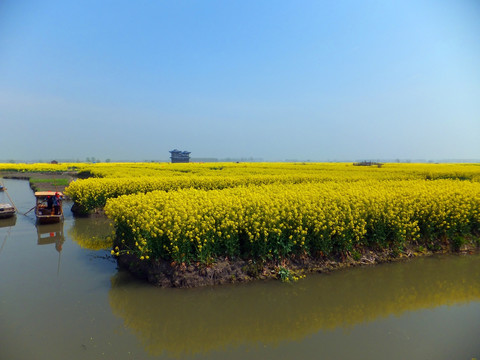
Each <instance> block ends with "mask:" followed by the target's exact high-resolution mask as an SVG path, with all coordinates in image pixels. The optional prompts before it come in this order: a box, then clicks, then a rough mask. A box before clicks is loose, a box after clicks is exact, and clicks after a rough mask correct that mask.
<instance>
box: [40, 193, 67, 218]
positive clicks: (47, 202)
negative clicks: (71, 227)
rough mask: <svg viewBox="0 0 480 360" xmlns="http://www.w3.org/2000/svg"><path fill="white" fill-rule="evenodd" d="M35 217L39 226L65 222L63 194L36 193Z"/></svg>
mask: <svg viewBox="0 0 480 360" xmlns="http://www.w3.org/2000/svg"><path fill="white" fill-rule="evenodd" d="M35 199H36V203H35V216H36V217H37V222H38V223H39V224H52V223H58V222H60V221H63V208H62V199H63V194H62V193H61V192H58V191H37V192H36V193H35Z"/></svg>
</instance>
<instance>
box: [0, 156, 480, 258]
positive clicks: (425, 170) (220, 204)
mask: <svg viewBox="0 0 480 360" xmlns="http://www.w3.org/2000/svg"><path fill="white" fill-rule="evenodd" d="M0 171H2V172H5V171H18V172H52V171H55V172H64V171H76V172H80V173H83V174H86V176H90V178H87V179H79V180H76V181H74V182H72V183H71V184H70V185H69V187H68V188H67V189H66V194H67V195H68V196H70V198H71V199H72V200H73V201H74V202H76V203H77V204H78V205H81V206H82V207H83V208H84V209H86V210H87V211H88V210H93V209H95V208H102V207H105V212H106V214H107V215H108V216H109V217H110V218H111V219H112V220H113V222H114V225H115V235H114V237H115V238H116V245H117V246H116V248H115V249H114V250H113V251H112V252H113V253H114V254H117V255H119V254H121V253H127V252H128V253H132V254H136V255H137V256H138V257H139V258H140V259H149V258H163V259H171V260H174V261H177V262H185V261H201V262H210V261H213V260H214V259H215V258H218V257H229V258H237V257H242V258H260V259H269V258H277V259H279V258H284V257H288V256H290V255H293V254H297V255H304V254H308V255H311V256H321V255H328V254H332V253H335V254H338V253H343V254H345V253H349V254H351V255H353V256H354V257H355V256H356V255H358V254H361V251H362V250H363V249H365V248H377V249H383V248H388V249H391V250H393V251H398V252H401V251H402V250H403V249H404V248H405V247H407V246H409V245H416V246H417V247H418V246H422V247H425V248H432V247H437V246H439V245H440V244H441V243H442V242H443V243H448V242H449V243H451V244H453V245H454V246H456V247H459V246H461V245H462V243H463V242H465V241H466V240H465V239H466V238H468V237H473V238H475V236H478V235H479V233H480V215H479V214H480V165H479V164H384V165H383V166H381V167H377V166H354V165H353V164H351V163H350V164H347V163H239V164H236V163H206V164H199V163H197V164H168V163H98V164H81V163H70V164H0Z"/></svg>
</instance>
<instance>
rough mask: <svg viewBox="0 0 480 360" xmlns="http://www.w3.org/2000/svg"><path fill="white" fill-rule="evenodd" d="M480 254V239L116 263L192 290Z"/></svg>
mask: <svg viewBox="0 0 480 360" xmlns="http://www.w3.org/2000/svg"><path fill="white" fill-rule="evenodd" d="M479 252H480V243H479V241H478V239H476V240H472V241H470V242H469V243H468V244H464V245H462V246H461V247H460V248H459V249H457V248H453V247H452V246H451V245H450V244H444V245H442V246H441V247H440V248H438V249H437V250H435V251H426V250H424V249H423V248H421V247H419V248H417V249H409V250H405V251H403V252H401V253H395V252H392V251H390V250H383V251H373V250H366V251H364V252H363V254H361V257H360V258H358V257H357V258H358V259H357V260H355V259H354V258H353V257H352V256H343V257H342V256H338V257H328V258H327V257H324V258H313V257H310V256H302V257H298V256H295V257H291V258H289V259H285V260H283V261H263V262H262V261H258V262H256V261H253V260H248V261H247V260H235V261H232V260H229V259H218V260H217V261H215V262H214V263H212V264H209V265H204V264H177V263H172V262H168V261H164V260H140V259H138V258H137V257H135V256H134V255H120V256H118V258H117V262H118V265H119V267H120V268H122V269H126V270H128V271H130V272H131V273H132V274H133V275H134V276H136V277H137V278H140V279H143V280H146V281H148V282H149V283H151V284H153V285H155V286H159V287H175V288H191V287H198V286H214V285H223V284H232V283H241V282H248V281H254V280H269V279H283V277H284V276H285V274H288V275H289V276H290V278H291V279H295V278H297V277H300V276H303V275H307V274H312V273H329V272H332V271H336V270H340V269H345V268H349V267H354V266H371V265H375V264H381V263H387V262H393V261H408V260H409V259H412V258H414V257H418V256H432V255H434V254H448V253H450V254H465V255H466V254H474V253H479Z"/></svg>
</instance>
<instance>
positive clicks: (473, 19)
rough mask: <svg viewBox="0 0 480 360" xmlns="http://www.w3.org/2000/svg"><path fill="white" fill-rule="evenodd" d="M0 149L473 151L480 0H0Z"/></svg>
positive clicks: (455, 154)
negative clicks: (0, 145) (0, 144)
mask: <svg viewBox="0 0 480 360" xmlns="http://www.w3.org/2000/svg"><path fill="white" fill-rule="evenodd" d="M0 124H1V136H0V138H1V141H2V147H1V150H0V160H9V159H13V160H17V161H18V160H37V159H45V160H50V159H79V160H85V159H86V157H95V158H97V159H107V158H109V159H112V160H135V161H142V160H163V159H165V160H166V159H167V158H168V156H169V153H168V151H169V150H172V149H174V148H178V149H180V150H188V151H191V152H192V156H193V157H208V158H219V159H224V158H250V157H252V158H261V159H263V160H266V161H283V160H287V159H297V160H313V161H330V160H360V159H427V160H429V159H433V160H437V159H480V1H477V0H451V1H447V0H434V1H433V0H432V1H426V0H403V1H373V0H372V1H368V0H367V1H353V0H340V1H320V0H316V1H301V0H300V1H258V0H256V1H249V0H243V1H225V0H222V1H207V0H204V1H200V0H196V1H166V0H164V1H146V0H145V1H126V0H116V1H107V0H103V1H98V0H96V1H93V0H82V1H60V0H43V1H33V0H2V1H0Z"/></svg>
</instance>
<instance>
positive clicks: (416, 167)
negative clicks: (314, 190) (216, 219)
mask: <svg viewBox="0 0 480 360" xmlns="http://www.w3.org/2000/svg"><path fill="white" fill-rule="evenodd" d="M78 166H79V170H81V171H83V172H88V173H90V174H92V175H93V176H95V177H93V178H90V179H83V180H77V181H75V182H73V183H72V184H71V185H70V186H69V187H68V188H67V190H66V193H67V195H68V196H69V197H70V198H71V199H72V200H73V201H74V202H75V203H77V204H78V205H80V206H81V207H82V208H83V209H84V210H85V211H91V210H93V209H95V208H102V207H104V206H105V204H106V202H107V200H108V199H111V198H116V197H118V196H121V195H129V194H136V193H148V192H150V191H154V190H163V191H176V190H179V189H184V188H195V189H202V190H214V189H225V188H233V187H238V186H248V185H265V184H274V183H283V184H297V183H321V182H355V181H362V180H375V181H384V180H416V179H419V180H437V179H460V180H467V181H480V166H478V165H476V164H464V165H453V164H442V165H437V164H387V165H385V166H383V167H382V168H377V167H364V166H353V165H352V164H345V163H328V164H327V163H325V164H315V163H311V164H310V163H309V164H294V163H288V164H287V163H285V164H282V163H248V164H216V163H210V164H162V163H138V164H137V163H124V164H84V165H78Z"/></svg>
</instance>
